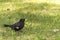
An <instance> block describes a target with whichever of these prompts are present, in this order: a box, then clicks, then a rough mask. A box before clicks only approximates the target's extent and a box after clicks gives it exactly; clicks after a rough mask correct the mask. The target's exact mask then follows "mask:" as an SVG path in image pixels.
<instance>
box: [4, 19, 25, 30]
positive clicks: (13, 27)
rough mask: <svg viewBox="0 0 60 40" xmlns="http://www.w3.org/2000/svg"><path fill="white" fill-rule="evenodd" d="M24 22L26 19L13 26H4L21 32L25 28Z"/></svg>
mask: <svg viewBox="0 0 60 40" xmlns="http://www.w3.org/2000/svg"><path fill="white" fill-rule="evenodd" d="M24 22H25V19H20V21H19V22H17V23H15V24H12V25H10V24H4V26H5V27H10V28H12V29H13V30H15V31H19V30H21V29H22V28H23V27H24Z"/></svg>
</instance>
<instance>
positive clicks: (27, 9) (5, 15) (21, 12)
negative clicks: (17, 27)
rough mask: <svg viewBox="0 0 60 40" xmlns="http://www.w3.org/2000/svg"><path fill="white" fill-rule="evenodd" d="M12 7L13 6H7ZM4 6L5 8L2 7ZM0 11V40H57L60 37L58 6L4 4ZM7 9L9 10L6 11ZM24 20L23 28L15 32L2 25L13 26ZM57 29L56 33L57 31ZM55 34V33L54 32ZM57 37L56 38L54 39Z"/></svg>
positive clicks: (59, 9)
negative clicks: (21, 19)
mask: <svg viewBox="0 0 60 40" xmlns="http://www.w3.org/2000/svg"><path fill="white" fill-rule="evenodd" d="M9 5H13V6H11V7H10V6H9ZM4 6H5V7H4ZM2 7H3V9H0V12H1V13H0V34H1V36H0V39H1V40H55V39H56V40H58V39H59V37H60V36H59V35H60V6H59V5H54V4H47V3H41V4H37V3H35V4H34V3H33V4H32V3H25V4H17V3H15V4H13V3H11V4H10V3H5V4H3V5H1V8H2ZM8 7H9V9H10V10H7V8H8ZM20 18H25V19H26V21H25V27H24V28H23V29H22V30H21V31H19V32H15V31H13V30H12V29H10V28H5V27H4V26H3V24H5V23H7V24H13V23H15V22H17V21H19V19H20ZM57 29H58V31H57ZM54 30H55V31H56V32H55V31H54ZM56 36H57V37H56Z"/></svg>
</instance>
